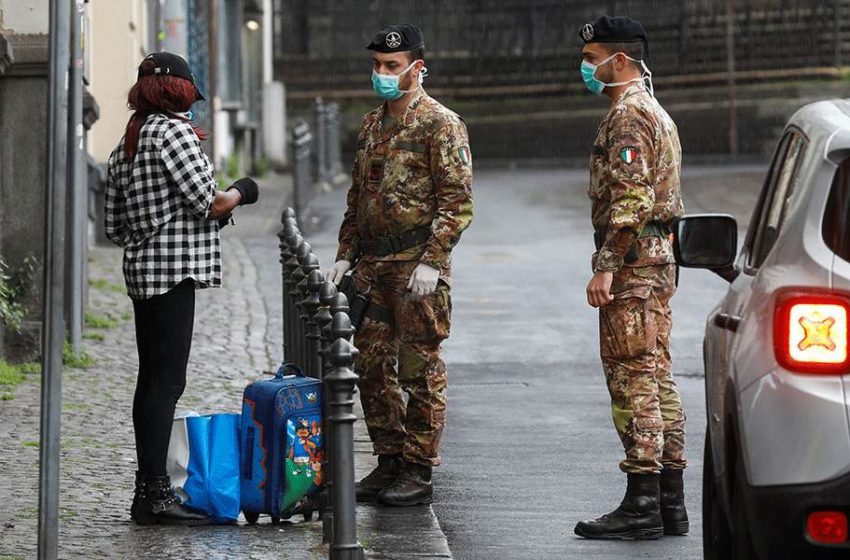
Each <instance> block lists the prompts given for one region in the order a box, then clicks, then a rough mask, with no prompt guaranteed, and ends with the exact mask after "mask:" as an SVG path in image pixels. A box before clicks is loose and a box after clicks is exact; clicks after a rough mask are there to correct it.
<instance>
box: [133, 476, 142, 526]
mask: <svg viewBox="0 0 850 560" xmlns="http://www.w3.org/2000/svg"><path fill="white" fill-rule="evenodd" d="M142 486H144V478H143V477H142V473H140V472H139V471H136V486H135V489H134V490H133V505H131V506H130V519H132V520H133V521H135V520H136V518H137V517H138V516H139V503H140V499H139V498H140V497H141V495H142V494H143V493H144V490H143V489H142Z"/></svg>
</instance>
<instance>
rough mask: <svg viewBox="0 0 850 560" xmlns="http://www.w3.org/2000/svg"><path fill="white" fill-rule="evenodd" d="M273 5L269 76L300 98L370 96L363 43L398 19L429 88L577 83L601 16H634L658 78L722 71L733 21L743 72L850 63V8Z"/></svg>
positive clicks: (648, 1)
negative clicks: (420, 45) (588, 27)
mask: <svg viewBox="0 0 850 560" xmlns="http://www.w3.org/2000/svg"><path fill="white" fill-rule="evenodd" d="M730 2H731V8H732V9H731V12H730V11H729V7H730V6H729V4H730ZM276 3H277V6H278V10H279V14H278V16H279V17H278V31H279V35H278V36H277V37H276V42H275V58H276V73H277V74H278V77H279V78H280V79H283V80H284V81H285V82H286V83H287V87H288V90H289V92H290V94H291V95H292V96H295V98H297V97H298V94H299V93H301V92H305V93H306V92H310V95H313V94H314V93H313V92H317V91H323V90H324V91H339V90H347V91H349V93H346V96H350V91H362V92H364V95H368V94H369V93H370V92H369V83H368V73H369V57H368V53H367V52H366V51H365V49H364V47H365V45H366V43H367V42H368V40H369V39H370V38H371V35H372V34H373V33H374V32H375V31H376V30H377V28H378V27H379V26H381V25H385V24H388V23H391V22H397V21H415V22H416V23H418V24H419V25H420V27H422V29H423V32H424V34H425V37H426V47H427V49H428V55H427V59H428V64H429V68H430V70H431V71H432V72H431V76H430V77H429V79H428V84H429V85H430V87H432V88H493V87H498V86H521V85H530V84H564V83H566V84H571V83H576V84H578V85H580V83H581V80H580V77H579V75H578V73H577V72H576V67H577V64H578V52H579V49H580V46H581V41H580V39H579V37H578V30H579V28H580V27H581V25H582V24H583V23H585V22H587V21H589V20H591V19H594V18H595V17H598V16H599V15H602V14H604V13H611V14H614V13H616V14H620V15H631V16H633V17H636V18H637V19H639V20H641V22H642V23H643V24H644V27H645V28H646V29H647V34H648V35H649V40H650V51H651V57H650V65H651V67H652V69H653V71H654V72H655V73H656V75H658V76H682V75H689V74H705V73H717V72H724V71H726V69H727V51H726V45H727V43H726V39H727V21H728V20H729V16H728V14H729V13H731V14H732V18H733V32H734V33H733V34H734V37H733V44H734V51H735V52H734V55H735V59H736V68H737V69H738V70H739V71H743V72H748V71H766V70H777V69H788V68H816V67H834V66H843V65H845V64H847V63H848V56H850V0H681V1H677V2H669V1H662V0H607V1H606V0H602V1H600V0H594V1H591V0H522V1H521V0H452V1H449V0H434V1H432V2H427V3H423V2H414V1H413V0H392V1H390V0H373V1H371V2H368V3H364V2H360V1H355V0H336V1H333V2H330V1H322V2H316V3H313V2H311V3H310V9H309V10H306V9H303V7H299V6H298V5H299V4H303V3H302V2H298V1H297V0H276ZM317 61H318V62H319V63H318V64H317ZM317 69H319V70H318V71H317ZM364 76H365V78H364ZM579 92H580V90H579Z"/></svg>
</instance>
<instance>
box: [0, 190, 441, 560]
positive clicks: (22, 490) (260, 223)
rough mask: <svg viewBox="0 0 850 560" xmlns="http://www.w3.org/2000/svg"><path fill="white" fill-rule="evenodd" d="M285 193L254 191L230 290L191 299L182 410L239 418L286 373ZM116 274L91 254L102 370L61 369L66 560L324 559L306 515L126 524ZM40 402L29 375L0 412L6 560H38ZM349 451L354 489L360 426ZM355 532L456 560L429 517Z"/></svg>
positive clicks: (397, 552) (385, 521)
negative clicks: (257, 196)
mask: <svg viewBox="0 0 850 560" xmlns="http://www.w3.org/2000/svg"><path fill="white" fill-rule="evenodd" d="M290 192H291V182H290V181H289V178H288V177H283V178H282V180H278V181H264V182H262V183H261V202H260V204H257V205H255V206H252V207H247V208H244V209H240V210H239V212H238V214H237V216H236V226H235V227H228V228H227V229H225V230H224V231H223V233H222V254H223V259H224V262H223V269H224V278H223V283H224V288H222V289H214V290H200V291H198V293H197V301H196V317H195V335H194V339H193V347H192V354H191V357H190V360H189V371H188V375H187V377H188V382H187V387H186V391H185V393H184V395H183V397H182V399H181V400H180V403H179V404H178V410H194V411H196V412H199V413H211V412H231V411H233V412H235V411H239V410H240V408H241V397H242V390H243V388H244V387H245V385H246V384H247V383H249V382H251V381H253V380H255V379H257V378H259V377H260V372H261V371H264V370H273V369H275V368H276V367H277V365H278V363H279V362H280V360H281V357H282V356H281V340H282V334H281V329H282V319H281V295H280V294H281V285H280V265H279V262H278V254H279V253H278V238H277V236H276V232H277V231H278V230H279V229H280V225H279V224H280V222H279V219H280V211H281V210H282V208H283V207H284V206H285V204H286V201H287V200H288V198H289V194H290ZM323 196H327V197H335V196H341V195H340V193H331V194H328V195H323ZM320 202H321V201H320ZM337 219H338V218H337ZM329 222H330V221H329ZM324 229H327V228H324ZM315 234H316V240H317V242H316V243H314V240H313V235H312V234H308V240H309V241H310V242H311V243H314V250H316V252H317V254H318V255H319V258H320V262H321V263H322V267H323V269H324V268H327V266H328V265H329V264H330V262H329V259H330V258H331V256H326V255H325V253H330V252H331V251H332V249H331V247H330V241H329V240H332V239H333V238H334V235H333V233H332V232H331V233H329V232H326V231H324V230H323V231H316V232H315ZM321 240H324V245H323V244H322V241H321ZM320 248H321V249H320ZM320 251H321V253H320ZM120 263H121V251H120V250H119V249H117V248H112V247H98V248H94V249H93V250H92V251H91V259H90V263H89V266H90V278H91V280H92V282H93V285H92V286H91V288H90V301H89V306H88V311H89V312H90V313H91V314H92V315H93V317H92V318H93V319H107V321H105V322H101V324H102V325H103V327H102V328H87V329H86V336H87V339H86V340H85V341H84V348H85V351H86V352H87V353H89V354H90V355H91V356H92V357H93V358H94V359H95V361H96V363H95V364H94V365H93V366H91V367H89V368H87V369H66V371H65V374H64V377H63V388H62V390H63V413H62V463H61V489H62V493H61V501H60V553H59V556H60V558H63V559H64V558H86V559H89V558H120V559H135V558H145V559H147V558H168V559H179V558H186V559H195V558H204V559H210V560H213V559H218V558H222V559H224V558H228V559H231V558H246V559H252V560H254V559H256V560H261V559H267V558H268V559H272V558H274V559H291V560H299V559H310V560H312V559H318V558H325V557H326V556H327V547H326V546H323V545H322V544H321V540H322V533H321V529H322V527H321V522H317V521H313V522H309V523H305V522H299V521H300V516H296V517H295V518H293V519H292V520H291V522H283V523H282V524H281V525H280V526H277V527H275V526H272V525H271V524H270V523H269V521H268V518H267V517H265V518H261V521H260V523H259V524H258V525H256V526H247V525H245V524H244V522H240V524H239V526H216V527H202V528H192V529H190V528H181V527H137V526H135V525H133V524H132V523H130V520H129V514H128V509H129V505H130V501H131V497H132V487H133V473H134V471H135V451H134V446H133V432H132V420H131V403H132V395H133V390H134V384H135V375H136V368H137V363H138V361H137V357H136V349H135V339H134V328H133V318H132V305H131V303H130V300H129V299H128V298H127V296H126V295H125V293H124V290H123V280H122V276H121V264H120ZM39 391H40V387H39V384H38V380H37V378H36V377H35V376H33V380H32V381H31V382H27V383H24V384H23V385H20V386H19V387H18V388H17V390H16V392H15V398H14V399H12V400H7V401H0V426H2V427H3V429H2V431H0V504H2V505H0V560H12V559H30V558H34V557H35V556H36V535H37V525H38V520H37V517H38V429H39V416H38V415H39V398H40V397H39ZM355 438H356V450H357V456H356V465H357V476H358V477H359V476H362V475H363V474H365V473H366V472H368V471H369V470H370V469H371V468H372V466H373V465H374V458H373V457H372V455H371V453H370V451H371V448H370V445H369V439H368V436H367V435H366V432H365V425H364V424H363V422H362V421H360V422H357V423H356V424H355ZM358 525H359V533H358V535H359V537H360V541H361V543H362V544H363V545H364V547H365V548H366V555H367V558H376V559H393V560H396V559H402V558H414V557H415V558H451V553H450V552H449V549H448V546H447V544H446V540H445V537H444V535H443V533H442V531H441V530H440V527H439V523H438V522H437V520H436V517H435V516H434V514H433V511H432V510H431V508H430V507H421V508H410V509H404V510H396V509H392V510H390V509H384V508H376V507H373V506H361V507H359V508H358Z"/></svg>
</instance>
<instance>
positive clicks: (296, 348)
mask: <svg viewBox="0 0 850 560" xmlns="http://www.w3.org/2000/svg"><path fill="white" fill-rule="evenodd" d="M312 250H313V248H312V247H311V246H310V244H309V243H307V242H306V241H303V240H302V241H301V243H299V244H298V248H297V249H296V250H295V257H294V259H293V260H294V261H295V269H294V270H293V271H292V275H291V276H290V280H291V289H290V290H289V297H290V298H291V299H290V305H291V306H292V343H293V344H292V356H293V358H294V359H293V360H292V361H293V362H294V363H295V364H296V365H298V366H299V367H303V365H302V364H303V363H304V345H303V341H304V330H303V328H302V323H301V309H300V306H299V305H298V304H299V302H300V301H301V300H302V299H303V296H302V295H301V292H300V289H301V288H300V286H301V282H302V281H303V280H304V279H305V278H306V277H307V273H306V272H304V268H303V267H302V265H301V261H302V260H303V259H305V258H306V257H307V255H309V254H310V252H311V251H312Z"/></svg>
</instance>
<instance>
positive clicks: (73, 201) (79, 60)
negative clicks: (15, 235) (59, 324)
mask: <svg viewBox="0 0 850 560" xmlns="http://www.w3.org/2000/svg"><path fill="white" fill-rule="evenodd" d="M74 4H75V5H74V6H73V9H72V10H73V11H72V14H71V47H70V51H71V52H70V68H71V70H70V87H69V88H68V107H69V108H70V111H69V112H68V132H69V135H68V136H69V142H68V186H69V189H68V190H69V196H68V233H67V235H68V240H69V243H68V252H67V255H68V258H67V262H66V273H67V275H68V281H67V282H66V285H67V288H68V291H67V293H66V297H67V298H68V300H67V302H66V304H67V309H66V312H67V314H68V335H69V339H70V342H71V346H72V347H73V348H74V350H78V349H79V348H80V344H81V343H82V340H83V293H84V290H85V285H84V270H83V267H84V263H85V243H86V222H87V220H88V204H87V201H88V198H87V195H88V188H87V186H86V183H85V161H84V159H83V154H84V150H83V46H82V24H83V22H82V18H83V16H84V12H83V10H84V6H83V1H82V0H75V2H74Z"/></svg>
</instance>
